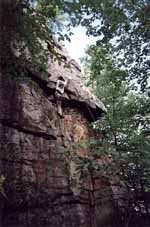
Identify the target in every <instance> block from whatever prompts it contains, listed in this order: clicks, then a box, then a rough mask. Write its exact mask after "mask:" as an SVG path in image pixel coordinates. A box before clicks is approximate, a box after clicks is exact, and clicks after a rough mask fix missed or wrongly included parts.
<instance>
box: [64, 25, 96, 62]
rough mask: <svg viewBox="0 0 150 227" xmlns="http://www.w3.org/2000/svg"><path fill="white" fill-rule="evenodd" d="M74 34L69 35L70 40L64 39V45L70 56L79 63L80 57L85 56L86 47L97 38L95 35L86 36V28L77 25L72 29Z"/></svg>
mask: <svg viewBox="0 0 150 227" xmlns="http://www.w3.org/2000/svg"><path fill="white" fill-rule="evenodd" d="M72 32H73V33H74V35H72V36H71V42H68V41H65V43H64V44H65V47H66V49H67V50H68V52H69V55H70V57H71V58H73V59H75V60H76V61H77V62H78V63H79V64H81V63H80V58H81V57H84V56H85V50H86V48H87V47H88V46H89V45H91V44H94V43H95V42H96V40H97V38H96V37H92V36H90V37H89V36H87V35H86V29H85V28H83V27H82V26H78V27H76V28H74V29H72Z"/></svg>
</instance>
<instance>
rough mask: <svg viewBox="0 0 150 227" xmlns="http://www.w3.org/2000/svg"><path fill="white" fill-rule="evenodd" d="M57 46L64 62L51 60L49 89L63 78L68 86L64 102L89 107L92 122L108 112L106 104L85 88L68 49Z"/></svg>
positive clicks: (77, 67)
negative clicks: (70, 101)
mask: <svg viewBox="0 0 150 227" xmlns="http://www.w3.org/2000/svg"><path fill="white" fill-rule="evenodd" d="M56 44H57V47H56V48H57V52H58V53H59V56H60V58H61V59H62V62H61V63H60V64H59V63H58V61H54V60H52V59H51V58H49V63H48V73H49V74H50V77H49V83H48V87H49V88H55V87H56V83H57V81H58V80H59V78H61V79H62V80H64V81H66V86H65V90H64V93H63V94H62V98H63V99H64V100H66V101H67V100H68V101H69V100H72V102H73V101H75V102H76V103H78V104H79V106H80V107H81V106H83V107H85V106H86V107H87V110H86V111H87V112H88V111H89V112H90V113H89V114H90V115H91V118H93V119H91V120H92V121H94V120H96V119H97V118H98V117H100V115H101V113H102V112H106V111H107V110H106V108H105V106H104V104H103V103H102V102H101V101H100V100H99V99H98V98H97V97H96V96H95V95H93V93H92V92H91V91H90V89H89V88H87V87H86V86H85V83H84V81H83V75H82V73H81V68H80V66H79V65H78V63H77V62H76V61H75V60H73V59H71V58H70V57H69V56H68V53H67V51H66V49H65V48H64V47H63V46H62V45H61V46H60V45H59V44H58V43H56Z"/></svg>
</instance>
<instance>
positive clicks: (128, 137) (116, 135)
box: [84, 46, 150, 215]
mask: <svg viewBox="0 0 150 227" xmlns="http://www.w3.org/2000/svg"><path fill="white" fill-rule="evenodd" d="M84 61H85V69H86V75H87V81H88V84H89V85H91V86H92V87H93V91H95V93H96V95H97V96H98V97H99V98H100V99H101V100H102V101H103V102H104V103H105V105H106V107H107V110H108V113H107V114H106V115H105V116H104V117H103V118H102V119H100V120H99V121H97V122H96V123H94V124H93V129H95V130H96V131H99V132H100V133H103V134H104V138H103V140H102V141H101V142H102V145H101V146H99V145H98V143H99V141H98V143H97V145H95V146H94V147H95V152H97V153H99V157H109V155H111V158H112V160H111V161H110V162H109V161H108V160H107V162H106V165H103V166H102V165H100V169H101V170H102V169H103V173H102V171H101V172H98V173H99V174H103V175H104V174H105V175H107V176H108V178H111V179H112V180H115V179H116V178H117V179H118V180H119V181H120V182H123V183H124V185H125V186H126V188H127V190H128V195H129V198H130V200H129V201H130V206H132V209H133V210H132V212H133V213H134V212H135V209H137V210H138V211H137V213H138V212H139V213H138V215H142V212H143V211H142V209H145V210H144V212H146V213H147V214H148V213H149V208H148V206H149V205H150V199H149V198H148V195H149V193H150V161H149V160H150V152H149V151H150V141H149V139H150V133H149V128H150V102H149V98H148V96H147V95H141V94H139V93H137V92H133V91H132V89H131V87H132V86H131V83H130V82H129V81H128V78H129V77H128V74H127V72H125V71H123V70H120V69H118V68H116V67H115V66H114V65H113V63H112V61H111V58H110V56H109V55H108V54H107V52H106V51H105V49H104V50H103V49H101V48H99V47H97V46H91V47H90V48H89V49H88V51H87V56H86V58H85V59H84ZM102 150H103V151H102ZM93 165H94V167H95V166H96V165H95V163H93ZM97 170H98V171H99V169H98V168H97ZM131 204H132V205H131ZM128 205H129V203H128ZM142 207H144V208H142ZM127 208H128V207H127ZM127 211H128V210H127Z"/></svg>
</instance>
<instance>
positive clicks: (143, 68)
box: [72, 0, 150, 91]
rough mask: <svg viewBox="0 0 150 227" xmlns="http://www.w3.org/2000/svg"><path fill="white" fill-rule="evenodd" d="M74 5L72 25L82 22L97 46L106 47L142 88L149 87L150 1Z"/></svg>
mask: <svg viewBox="0 0 150 227" xmlns="http://www.w3.org/2000/svg"><path fill="white" fill-rule="evenodd" d="M75 2H76V4H75ZM72 4H74V7H76V10H74V14H75V16H74V17H73V18H72V21H73V24H79V23H80V24H81V25H82V26H85V27H86V28H87V34H88V35H93V36H97V37H98V41H97V46H101V47H106V48H107V50H109V52H110V54H111V55H112V57H113V59H114V62H115V64H116V65H118V67H119V68H120V67H125V68H126V69H128V72H129V78H130V79H136V81H137V82H138V83H139V84H140V86H141V90H142V91H144V90H145V89H146V88H147V87H149V85H148V78H149V70H150V61H149V57H148V56H149V54H150V42H149V40H150V2H149V0H136V1H134V0H128V1H125V0H119V1H118V0H109V1H105V0H96V1H94V2H93V1H91V0H88V1H87V0H83V1H78V4H77V1H73V3H72ZM77 16H78V20H76V17H77Z"/></svg>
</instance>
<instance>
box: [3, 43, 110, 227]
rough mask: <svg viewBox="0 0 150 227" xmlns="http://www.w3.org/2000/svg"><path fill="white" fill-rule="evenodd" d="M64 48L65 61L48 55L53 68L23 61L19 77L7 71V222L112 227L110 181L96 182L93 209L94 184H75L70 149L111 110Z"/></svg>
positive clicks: (19, 226) (9, 225)
mask: <svg viewBox="0 0 150 227" xmlns="http://www.w3.org/2000/svg"><path fill="white" fill-rule="evenodd" d="M57 45H59V44H57ZM57 49H59V52H60V56H61V57H62V56H63V59H64V62H62V63H61V64H59V63H58V62H57V61H54V60H53V59H52V58H49V65H48V70H47V72H43V71H41V70H39V69H38V68H36V67H35V66H34V65H33V64H31V63H29V62H21V61H18V60H17V59H16V64H17V75H14V71H13V70H12V72H11V75H10V76H9V77H5V74H6V70H5V68H4V67H3V68H2V70H1V75H0V80H1V81H0V175H2V176H4V177H5V181H4V185H3V189H4V194H1V195H0V200H1V201H0V204H1V205H0V209H1V212H0V226H5V227H27V226H33V227H34V226H36V227H102V226H105V227H106V226H109V218H110V216H111V210H112V203H111V202H108V196H106V195H107V194H108V195H110V194H111V189H110V185H109V184H108V182H105V180H102V179H101V180H98V179H97V181H96V182H95V184H96V185H97V186H96V189H95V192H94V193H95V197H94V198H96V201H94V203H95V204H94V206H95V207H96V209H95V208H94V209H95V210H94V213H93V210H92V209H93V203H92V201H91V200H92V198H91V193H90V186H89V187H88V188H87V190H85V191H82V193H81V192H80V193H75V192H74V190H72V187H71V186H70V163H68V159H67V158H66V154H65V150H66V148H68V147H69V145H70V144H71V143H74V142H80V141H82V140H84V139H88V138H89V137H90V132H89V128H88V125H89V122H91V121H95V120H96V119H97V118H98V117H100V116H101V113H103V112H105V111H106V109H105V107H104V105H103V103H101V101H100V100H98V99H97V98H96V97H95V96H94V95H93V94H92V93H91V92H90V91H89V89H87V88H86V86H85V85H84V83H83V81H82V76H81V70H80V67H79V66H78V65H77V63H76V62H75V61H74V60H72V59H70V58H69V56H68V54H67V53H66V52H65V51H64V48H62V47H61V46H57ZM14 67H15V66H14ZM15 74H16V73H15ZM82 152H83V153H82ZM81 153H82V155H86V151H81ZM103 185H105V186H106V187H105V190H103ZM106 189H107V190H106ZM104 191H105V193H104ZM102 195H103V196H102ZM102 197H103V199H102ZM106 197H107V199H105V198H106ZM93 215H94V218H93ZM93 220H94V221H93Z"/></svg>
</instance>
